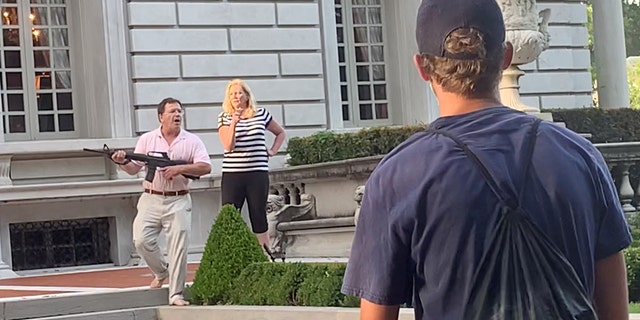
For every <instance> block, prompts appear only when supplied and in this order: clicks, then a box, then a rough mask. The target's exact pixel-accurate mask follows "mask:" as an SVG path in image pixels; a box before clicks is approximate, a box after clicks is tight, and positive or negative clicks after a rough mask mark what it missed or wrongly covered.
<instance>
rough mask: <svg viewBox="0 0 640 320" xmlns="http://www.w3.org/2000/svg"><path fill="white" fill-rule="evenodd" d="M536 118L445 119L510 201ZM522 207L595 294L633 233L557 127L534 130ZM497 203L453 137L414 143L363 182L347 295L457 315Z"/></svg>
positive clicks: (425, 135)
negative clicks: (600, 272) (598, 275)
mask: <svg viewBox="0 0 640 320" xmlns="http://www.w3.org/2000/svg"><path fill="white" fill-rule="evenodd" d="M533 121H534V117H533V116H531V115H527V114H525V113H522V112H519V111H515V110H513V109H510V108H507V107H493V108H486V109H482V110H479V111H476V112H472V113H467V114H463V115H456V116H450V117H441V118H439V119H437V120H435V121H434V122H433V123H432V124H431V126H432V127H434V128H438V129H443V130H446V131H448V132H450V133H451V134H453V135H455V136H457V137H458V138H459V139H460V140H462V141H463V142H464V143H465V144H467V145H468V146H469V148H470V149H471V150H472V151H473V152H474V153H475V154H476V155H477V156H478V158H480V160H481V161H482V162H483V163H484V164H485V165H486V166H487V167H488V169H489V170H490V171H491V172H492V173H494V175H495V177H494V178H495V179H496V180H497V182H498V183H499V184H500V188H501V189H503V190H505V191H507V192H511V193H512V194H511V195H512V196H513V197H514V199H515V198H517V197H516V195H517V192H518V191H517V190H516V189H517V188H518V187H519V186H520V185H522V183H521V182H520V181H518V180H520V179H521V178H522V176H521V171H522V163H523V161H524V159H522V157H523V149H522V148H523V147H524V144H525V143H524V142H525V139H526V137H527V132H528V131H529V130H530V128H531V124H532V123H533ZM530 170H531V171H530V172H529V178H528V182H527V184H526V189H525V191H524V192H525V196H524V199H523V203H522V204H521V205H522V207H523V208H524V210H525V211H526V212H527V213H528V214H530V215H531V216H530V218H531V220H532V221H533V223H534V224H536V225H537V226H538V227H539V228H540V229H541V230H542V231H543V232H544V233H545V234H546V236H547V237H548V238H549V239H550V240H551V242H552V243H554V244H555V245H556V246H557V248H558V249H559V250H560V251H561V252H562V254H563V255H564V256H565V257H566V258H567V260H568V261H569V262H570V264H571V265H572V267H573V268H574V270H575V271H576V273H577V275H578V276H579V278H580V280H581V282H582V284H583V285H584V287H585V289H586V290H587V295H588V296H593V287H594V277H593V274H594V261H596V260H599V259H602V258H605V257H608V256H610V255H611V254H614V253H616V252H618V251H620V250H622V249H623V248H625V247H627V246H628V245H629V243H630V242H631V236H630V234H629V229H628V226H627V223H626V221H625V218H624V214H623V212H622V208H621V206H620V202H619V200H618V196H617V193H616V189H615V187H614V184H613V181H612V179H611V175H610V173H609V170H608V168H607V165H606V163H605V161H604V159H603V157H602V155H601V154H600V152H599V151H598V150H597V149H596V148H595V147H594V146H593V145H592V144H591V143H590V142H589V141H587V140H586V139H584V138H582V137H581V136H579V135H577V134H576V133H574V132H572V131H570V130H568V129H564V128H562V127H560V126H558V125H555V124H552V123H548V122H543V123H541V124H540V127H539V129H538V136H537V142H536V145H535V149H534V153H533V158H532V164H531V169H530ZM499 208H500V203H499V201H498V199H497V198H496V196H495V195H494V194H493V193H492V192H491V190H490V189H489V187H488V185H487V184H486V182H485V180H484V179H483V178H482V176H481V174H480V172H479V170H478V169H477V168H476V167H475V166H474V165H473V163H472V162H471V160H469V158H468V157H467V156H466V155H465V154H464V152H463V151H462V150H461V149H460V148H459V147H457V146H456V145H455V142H453V140H451V139H449V138H447V137H445V136H442V135H439V134H434V133H430V132H421V133H417V134H415V135H413V136H412V137H410V138H409V139H407V141H405V142H403V143H402V144H401V145H400V146H398V147H397V148H395V149H394V150H393V151H392V152H391V153H390V154H389V155H387V156H386V157H385V158H384V159H383V160H382V161H381V162H380V164H379V165H378V167H377V168H376V169H375V170H374V172H373V173H372V174H371V176H370V177H369V180H368V181H367V184H366V188H365V193H364V198H363V200H362V207H361V210H360V217H359V220H358V224H357V227H356V232H355V237H354V240H353V245H352V249H351V257H350V258H349V263H348V265H347V271H346V274H345V277H344V283H343V287H342V291H343V293H345V294H350V295H356V296H359V297H362V298H365V299H367V300H368V301H371V302H374V303H377V304H382V305H397V304H402V303H411V302H412V300H411V299H412V296H414V295H415V301H414V308H415V316H416V319H460V318H461V317H462V314H461V313H462V311H463V310H464V305H463V304H464V303H465V302H464V301H465V298H466V297H467V295H468V293H469V290H470V288H471V284H472V280H473V275H474V272H475V270H476V269H477V266H478V264H479V261H480V258H481V257H482V254H483V252H484V251H485V243H487V242H488V240H489V239H487V235H488V234H490V233H491V230H492V228H493V227H494V226H495V225H496V223H497V218H498V217H499V214H498V213H499Z"/></svg>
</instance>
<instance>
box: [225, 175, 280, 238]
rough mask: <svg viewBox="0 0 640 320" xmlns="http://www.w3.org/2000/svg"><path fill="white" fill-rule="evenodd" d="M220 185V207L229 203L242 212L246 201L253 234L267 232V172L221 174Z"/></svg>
mask: <svg viewBox="0 0 640 320" xmlns="http://www.w3.org/2000/svg"><path fill="white" fill-rule="evenodd" d="M221 184H222V185H221V188H222V205H225V204H229V203H230V204H233V205H234V206H235V207H236V208H238V210H242V205H243V204H244V200H245V199H246V200H247V205H248V206H249V218H250V220H251V229H253V233H264V232H267V229H268V226H267V197H268V196H269V172H267V171H250V172H223V173H222V183H221Z"/></svg>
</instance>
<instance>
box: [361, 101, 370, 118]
mask: <svg viewBox="0 0 640 320" xmlns="http://www.w3.org/2000/svg"><path fill="white" fill-rule="evenodd" d="M372 119H373V112H372V110H371V104H361V105H360V120H372Z"/></svg>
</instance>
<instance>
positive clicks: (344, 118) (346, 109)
mask: <svg viewBox="0 0 640 320" xmlns="http://www.w3.org/2000/svg"><path fill="white" fill-rule="evenodd" d="M342 121H349V105H348V104H343V105H342Z"/></svg>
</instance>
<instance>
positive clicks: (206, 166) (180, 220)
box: [111, 98, 211, 306]
mask: <svg viewBox="0 0 640 320" xmlns="http://www.w3.org/2000/svg"><path fill="white" fill-rule="evenodd" d="M183 115H184V110H183V109H182V104H181V103H180V101H178V100H177V99H173V98H166V99H164V100H162V102H160V104H159V105H158V120H160V128H158V129H155V130H153V131H149V132H147V133H145V134H143V135H142V136H141V137H140V139H138V143H137V144H136V148H135V151H134V152H135V153H142V154H147V153H149V152H152V153H154V152H167V155H168V156H169V158H170V159H171V160H185V161H187V162H189V163H190V164H185V165H176V166H169V167H164V168H158V169H157V171H156V174H155V176H154V178H153V182H148V181H146V180H145V181H143V183H142V184H143V188H144V192H143V193H142V194H141V195H140V199H139V200H138V214H137V215H136V218H135V220H134V221H133V242H134V245H135V247H136V251H137V252H138V254H139V255H140V256H141V257H142V258H143V259H144V260H145V261H146V263H147V265H148V266H149V268H150V269H151V271H152V272H153V274H154V275H155V278H154V279H153V281H152V282H151V285H150V286H151V288H160V287H162V285H163V283H164V281H165V280H166V279H169V304H170V305H176V306H185V305H188V304H189V303H188V302H187V301H186V300H185V299H184V296H183V290H184V286H185V280H186V276H187V249H188V248H189V231H190V230H191V196H190V195H189V180H188V179H187V178H186V177H185V176H184V175H188V176H193V177H199V176H202V175H205V174H208V173H209V172H210V171H211V160H210V158H209V154H208V153H207V150H206V149H205V146H204V143H203V142H202V140H200V138H198V137H197V136H196V135H194V134H192V133H190V132H187V131H186V130H184V129H181V124H182V120H183ZM111 158H112V160H113V161H114V162H116V163H118V164H119V166H120V168H121V169H122V170H124V171H126V172H127V173H128V174H131V175H135V174H136V173H138V172H139V171H140V169H142V168H143V166H142V165H140V164H138V163H136V162H135V161H127V160H125V152H124V151H123V150H117V151H116V152H114V153H113V155H112V157H111ZM160 231H164V232H165V234H166V239H167V256H168V258H169V263H167V262H166V261H165V259H164V256H163V253H162V251H161V250H160V248H159V247H158V242H157V241H158V236H159V235H160Z"/></svg>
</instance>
